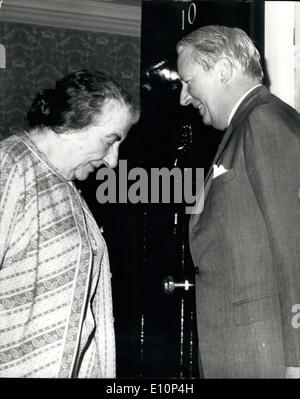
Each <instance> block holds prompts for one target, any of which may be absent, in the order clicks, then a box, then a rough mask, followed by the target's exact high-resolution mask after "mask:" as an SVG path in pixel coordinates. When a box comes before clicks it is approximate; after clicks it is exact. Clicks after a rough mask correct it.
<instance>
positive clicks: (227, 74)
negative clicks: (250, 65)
mask: <svg viewBox="0 0 300 399" xmlns="http://www.w3.org/2000/svg"><path fill="white" fill-rule="evenodd" d="M217 68H218V71H219V75H220V82H221V83H223V84H225V83H227V82H229V81H230V79H231V78H232V74H233V65H232V61H231V60H230V59H229V58H227V57H221V58H220V59H219V60H218V61H217Z"/></svg>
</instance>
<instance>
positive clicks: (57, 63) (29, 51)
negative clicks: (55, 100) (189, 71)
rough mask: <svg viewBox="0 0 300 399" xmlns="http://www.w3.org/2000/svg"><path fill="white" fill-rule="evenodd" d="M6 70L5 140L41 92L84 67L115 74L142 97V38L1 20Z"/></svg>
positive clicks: (1, 96) (0, 79)
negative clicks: (140, 86) (140, 89)
mask: <svg viewBox="0 0 300 399" xmlns="http://www.w3.org/2000/svg"><path fill="white" fill-rule="evenodd" d="M0 37H1V43H2V44H4V46H5V48H6V69H1V70H0V88H1V89H0V104H1V106H0V139H1V138H4V137H7V136H8V135H10V134H12V133H13V132H14V131H16V130H19V129H22V128H23V126H24V118H25V117H26V113H27V110H28V108H29V107H30V105H31V102H32V100H33V98H34V97H35V95H36V94H37V93H38V92H39V91H40V90H41V89H44V88H47V87H50V86H52V85H53V84H54V83H55V81H56V80H57V79H59V78H60V77H62V76H63V75H65V74H67V73H69V72H73V71H76V70H79V69H82V68H91V69H99V70H102V71H103V72H107V73H109V74H111V75H112V76H113V77H114V78H115V79H116V80H118V81H119V82H121V83H123V84H124V86H126V87H127V88H128V90H129V91H130V92H131V93H132V94H133V95H134V96H136V97H137V98H138V97H139V85H140V79H139V75H140V72H139V71H140V38H138V37H131V36H123V35H114V34H107V33H98V32H88V31H79V30H72V29H62V28H53V27H44V26H38V25H29V24H20V23H13V22H0Z"/></svg>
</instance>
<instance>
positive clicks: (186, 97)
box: [180, 83, 192, 106]
mask: <svg viewBox="0 0 300 399" xmlns="http://www.w3.org/2000/svg"><path fill="white" fill-rule="evenodd" d="M191 99H192V97H191V96H190V94H189V92H188V89H187V85H186V84H185V83H183V85H182V89H181V92H180V105H182V106H185V105H189V104H190V103H191Z"/></svg>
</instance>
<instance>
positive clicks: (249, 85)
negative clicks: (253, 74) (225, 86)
mask: <svg viewBox="0 0 300 399" xmlns="http://www.w3.org/2000/svg"><path fill="white" fill-rule="evenodd" d="M260 85H261V83H260V82H259V81H258V80H255V81H251V82H245V83H244V84H243V85H241V86H240V87H238V88H237V89H236V90H235V92H234V93H232V96H231V99H232V101H231V110H230V113H229V116H228V124H227V126H228V125H229V124H230V122H231V120H232V118H233V116H234V114H235V112H236V111H237V109H238V107H239V105H240V104H241V103H242V101H243V100H244V98H246V97H247V95H248V94H249V93H250V92H251V91H252V90H254V89H255V88H256V87H258V86H260Z"/></svg>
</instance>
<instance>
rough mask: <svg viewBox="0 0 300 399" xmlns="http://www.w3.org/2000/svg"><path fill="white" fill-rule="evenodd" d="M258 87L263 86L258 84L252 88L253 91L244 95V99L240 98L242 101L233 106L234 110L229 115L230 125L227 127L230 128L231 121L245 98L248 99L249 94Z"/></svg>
mask: <svg viewBox="0 0 300 399" xmlns="http://www.w3.org/2000/svg"><path fill="white" fill-rule="evenodd" d="M258 86H261V84H258V85H256V86H253V87H251V89H250V90H248V91H247V92H246V93H245V94H243V95H242V97H240V99H239V100H238V101H237V102H236V103H235V105H234V106H233V108H232V110H231V112H230V115H229V118H228V125H227V126H229V124H230V122H231V120H232V118H233V116H234V114H235V112H236V110H237V109H238V107H239V105H240V104H241V102H242V101H243V100H244V98H245V97H247V96H248V94H249V93H251V91H252V90H254V89H256V88H257V87H258Z"/></svg>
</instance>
